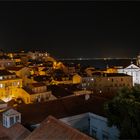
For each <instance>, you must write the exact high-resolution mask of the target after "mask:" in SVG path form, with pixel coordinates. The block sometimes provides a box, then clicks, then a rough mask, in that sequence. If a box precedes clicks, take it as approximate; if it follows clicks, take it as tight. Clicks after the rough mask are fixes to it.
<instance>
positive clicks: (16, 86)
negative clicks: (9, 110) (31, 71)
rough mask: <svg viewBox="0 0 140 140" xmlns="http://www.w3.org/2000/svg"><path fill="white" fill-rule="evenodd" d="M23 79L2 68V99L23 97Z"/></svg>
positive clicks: (0, 97)
mask: <svg viewBox="0 0 140 140" xmlns="http://www.w3.org/2000/svg"><path fill="white" fill-rule="evenodd" d="M21 89H22V79H21V78H19V77H17V76H16V75H15V74H14V73H11V72H9V71H7V70H0V99H2V100H4V101H6V102H7V101H9V100H11V99H12V98H18V97H21Z"/></svg>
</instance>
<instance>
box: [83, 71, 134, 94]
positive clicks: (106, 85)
mask: <svg viewBox="0 0 140 140" xmlns="http://www.w3.org/2000/svg"><path fill="white" fill-rule="evenodd" d="M81 84H82V88H84V89H91V90H93V91H95V92H97V93H98V92H99V93H102V92H107V93H109V92H114V91H117V90H118V89H121V88H123V87H128V88H131V87H132V84H133V83H132V76H129V75H126V74H121V73H100V74H99V73H98V75H93V76H92V77H83V78H82V83H81Z"/></svg>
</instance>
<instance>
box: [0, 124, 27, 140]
mask: <svg viewBox="0 0 140 140" xmlns="http://www.w3.org/2000/svg"><path fill="white" fill-rule="evenodd" d="M29 134H30V131H29V130H27V129H26V128H25V127H24V126H22V125H21V124H20V123H16V124H14V125H13V126H12V127H10V128H6V127H4V126H2V125H1V124H0V140H24V139H25V138H26V137H27V136H28V135H29Z"/></svg>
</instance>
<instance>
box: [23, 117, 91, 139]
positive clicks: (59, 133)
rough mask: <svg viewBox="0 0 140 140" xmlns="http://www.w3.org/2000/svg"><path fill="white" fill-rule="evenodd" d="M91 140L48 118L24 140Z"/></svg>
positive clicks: (58, 121)
mask: <svg viewBox="0 0 140 140" xmlns="http://www.w3.org/2000/svg"><path fill="white" fill-rule="evenodd" d="M66 139H67V140H93V139H92V138H91V137H89V136H87V135H85V134H83V133H82V132H80V131H78V130H76V129H74V128H72V127H70V126H69V125H67V124H65V123H63V122H61V121H60V120H57V119H56V118H54V117H52V116H49V117H47V118H46V119H45V120H44V121H43V122H42V123H41V125H40V126H39V127H38V128H36V129H35V130H34V131H33V132H32V133H31V134H30V135H29V136H28V137H27V138H26V139H25V140H66Z"/></svg>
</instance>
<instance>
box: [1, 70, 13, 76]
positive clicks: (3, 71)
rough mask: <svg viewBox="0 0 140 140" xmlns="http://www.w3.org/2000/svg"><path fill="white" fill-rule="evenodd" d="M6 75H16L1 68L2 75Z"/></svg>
mask: <svg viewBox="0 0 140 140" xmlns="http://www.w3.org/2000/svg"><path fill="white" fill-rule="evenodd" d="M5 75H15V74H14V73H11V72H9V71H7V70H0V76H5Z"/></svg>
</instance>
